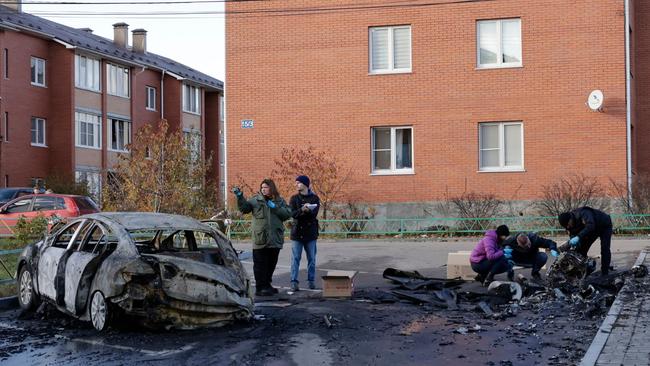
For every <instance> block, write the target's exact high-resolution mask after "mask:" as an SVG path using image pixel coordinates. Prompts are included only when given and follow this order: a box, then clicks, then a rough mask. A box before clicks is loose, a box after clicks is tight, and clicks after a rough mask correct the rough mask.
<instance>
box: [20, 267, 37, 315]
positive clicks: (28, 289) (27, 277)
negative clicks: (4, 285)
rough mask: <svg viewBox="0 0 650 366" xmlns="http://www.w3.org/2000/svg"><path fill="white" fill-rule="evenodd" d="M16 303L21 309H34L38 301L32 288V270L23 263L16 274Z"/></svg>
mask: <svg viewBox="0 0 650 366" xmlns="http://www.w3.org/2000/svg"><path fill="white" fill-rule="evenodd" d="M18 303H19V304H20V307H21V308H22V309H23V310H26V311H29V310H34V308H36V305H38V303H39V298H38V295H36V291H35V290H34V276H32V271H30V270H29V268H27V265H24V266H22V267H21V268H20V273H19V274H18Z"/></svg>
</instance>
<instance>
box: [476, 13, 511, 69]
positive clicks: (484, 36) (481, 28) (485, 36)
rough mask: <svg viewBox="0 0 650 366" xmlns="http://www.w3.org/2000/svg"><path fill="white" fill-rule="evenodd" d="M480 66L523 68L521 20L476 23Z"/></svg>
mask: <svg viewBox="0 0 650 366" xmlns="http://www.w3.org/2000/svg"><path fill="white" fill-rule="evenodd" d="M476 32H477V38H478V42H477V43H478V66H479V67H480V68H490V67H513V66H521V65H522V61H521V60H522V58H521V19H504V20H482V21H478V22H476Z"/></svg>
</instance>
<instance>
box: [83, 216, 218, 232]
mask: <svg viewBox="0 0 650 366" xmlns="http://www.w3.org/2000/svg"><path fill="white" fill-rule="evenodd" d="M80 218H89V219H97V220H101V221H110V222H112V223H114V224H117V225H120V226H122V227H123V228H124V229H125V230H127V231H130V230H139V229H154V228H160V229H164V228H174V229H184V230H204V231H212V230H214V229H212V228H211V227H210V226H208V225H206V224H202V223H201V222H200V221H198V220H195V219H193V218H191V217H187V216H181V215H173V214H165V213H153V212H100V213H94V214H89V215H83V216H80Z"/></svg>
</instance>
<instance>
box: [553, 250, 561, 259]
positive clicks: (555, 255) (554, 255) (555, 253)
mask: <svg viewBox="0 0 650 366" xmlns="http://www.w3.org/2000/svg"><path fill="white" fill-rule="evenodd" d="M551 255H552V256H553V257H555V258H557V256H558V255H560V253H558V252H557V250H553V249H551Z"/></svg>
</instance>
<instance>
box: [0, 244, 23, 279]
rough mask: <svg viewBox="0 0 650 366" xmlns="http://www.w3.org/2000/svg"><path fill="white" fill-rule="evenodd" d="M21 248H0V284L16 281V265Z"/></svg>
mask: <svg viewBox="0 0 650 366" xmlns="http://www.w3.org/2000/svg"><path fill="white" fill-rule="evenodd" d="M22 251H23V250H22V249H10V250H0V286H1V285H6V284H11V283H15V282H16V277H15V276H16V265H17V262H18V256H20V253H22Z"/></svg>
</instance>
